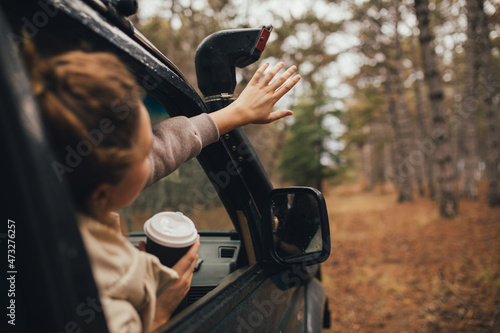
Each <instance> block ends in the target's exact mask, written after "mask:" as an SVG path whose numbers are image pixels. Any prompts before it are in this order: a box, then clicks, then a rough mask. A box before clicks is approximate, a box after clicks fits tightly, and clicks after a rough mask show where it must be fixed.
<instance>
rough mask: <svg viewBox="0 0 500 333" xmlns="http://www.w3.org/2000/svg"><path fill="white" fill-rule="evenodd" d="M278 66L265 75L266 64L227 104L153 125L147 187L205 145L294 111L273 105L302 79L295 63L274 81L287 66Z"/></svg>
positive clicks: (267, 65)
mask: <svg viewBox="0 0 500 333" xmlns="http://www.w3.org/2000/svg"><path fill="white" fill-rule="evenodd" d="M283 66H284V65H283V63H279V64H277V65H275V66H274V67H273V68H271V69H270V70H269V73H268V74H267V75H265V76H264V77H262V75H263V74H264V72H265V70H266V69H267V68H268V67H269V64H267V63H266V64H264V65H262V66H261V67H260V68H259V69H258V70H257V71H256V72H255V74H254V76H253V77H252V79H251V80H250V82H249V83H248V85H247V86H246V87H245V89H244V90H243V91H242V92H241V94H240V96H239V97H238V98H237V99H236V100H235V101H234V102H233V103H231V104H230V105H228V106H227V107H225V108H223V109H221V110H218V111H214V112H212V113H210V114H208V115H207V114H204V113H203V114H201V115H198V116H195V117H192V118H186V117H182V116H181V117H173V118H170V119H166V120H164V121H162V122H159V123H157V124H155V125H154V126H153V134H154V137H153V149H152V152H151V156H150V159H151V171H150V175H149V179H148V182H147V186H149V185H151V184H153V183H155V182H156V181H158V180H160V179H162V178H163V177H165V176H167V175H168V174H170V173H171V172H173V171H174V170H176V169H177V168H178V167H179V166H181V165H182V164H183V163H184V162H186V161H188V160H190V159H191V158H193V157H195V156H197V155H198V154H199V153H200V152H201V149H203V148H204V147H205V146H207V145H209V144H211V143H213V142H216V141H217V140H218V139H219V136H220V135H222V134H225V133H227V132H229V131H232V130H234V129H236V128H238V127H240V126H243V125H247V124H251V123H253V124H266V123H270V122H273V121H275V120H278V119H281V118H283V117H285V116H288V115H291V114H292V111H290V110H283V111H274V112H273V107H274V105H275V104H276V102H277V101H278V100H280V99H281V97H283V96H284V95H285V94H286V93H287V92H288V91H290V89H292V88H293V87H294V86H295V85H296V84H297V82H299V80H300V76H299V75H296V76H295V77H293V78H292V79H290V80H288V79H289V78H290V77H291V76H292V75H293V73H294V72H295V71H296V67H295V66H292V67H290V68H289V69H288V70H287V71H285V72H284V73H283V74H281V75H280V76H279V77H278V78H276V80H274V81H273V82H271V81H272V79H273V78H274V77H275V76H276V74H277V73H278V72H279V71H280V70H281V69H282V68H283Z"/></svg>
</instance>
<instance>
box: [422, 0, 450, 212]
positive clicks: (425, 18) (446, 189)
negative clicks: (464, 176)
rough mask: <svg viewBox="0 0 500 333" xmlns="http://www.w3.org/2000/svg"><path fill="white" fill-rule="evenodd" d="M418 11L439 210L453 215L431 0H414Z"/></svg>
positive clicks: (448, 147)
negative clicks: (433, 44) (431, 20)
mask: <svg viewBox="0 0 500 333" xmlns="http://www.w3.org/2000/svg"><path fill="white" fill-rule="evenodd" d="M415 11H416V15H417V20H418V28H419V30H420V35H419V40H420V48H421V53H422V66H423V68H424V75H425V82H426V84H427V86H428V88H429V99H430V104H431V109H432V123H433V129H432V136H431V137H432V142H433V144H434V146H435V155H434V158H435V161H436V163H437V165H438V185H439V195H440V214H441V216H443V217H454V216H455V215H457V214H458V203H457V198H456V196H455V169H454V167H453V165H452V163H451V154H450V143H449V140H448V133H447V128H446V112H445V107H446V106H445V103H444V92H443V82H442V78H441V75H440V74H439V70H438V66H437V63H436V54H435V52H434V49H433V47H432V41H433V39H434V36H433V35H432V32H431V29H430V26H429V23H430V22H429V1H428V0H415Z"/></svg>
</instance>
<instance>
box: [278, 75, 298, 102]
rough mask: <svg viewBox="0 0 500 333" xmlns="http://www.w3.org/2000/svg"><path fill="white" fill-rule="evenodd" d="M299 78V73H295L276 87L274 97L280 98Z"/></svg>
mask: <svg viewBox="0 0 500 333" xmlns="http://www.w3.org/2000/svg"><path fill="white" fill-rule="evenodd" d="M300 79H301V76H300V75H295V76H294V77H293V78H291V79H290V80H288V81H287V82H286V83H285V84H284V85H282V86H280V87H278V90H276V92H275V96H276V98H278V99H280V98H281V97H283V96H284V95H285V94H286V93H287V92H289V91H290V90H291V89H292V88H293V87H294V86H295V85H296V84H297V83H298V82H299V81H300Z"/></svg>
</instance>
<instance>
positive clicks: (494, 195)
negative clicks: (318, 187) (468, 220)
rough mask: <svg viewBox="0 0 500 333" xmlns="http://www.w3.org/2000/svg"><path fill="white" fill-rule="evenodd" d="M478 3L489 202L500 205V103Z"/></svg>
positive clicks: (484, 14) (482, 14)
mask: <svg viewBox="0 0 500 333" xmlns="http://www.w3.org/2000/svg"><path fill="white" fill-rule="evenodd" d="M477 4H478V15H479V17H478V28H479V34H478V35H479V36H478V37H479V39H480V41H481V43H480V44H479V47H480V50H479V52H478V54H480V55H481V58H480V59H481V63H482V66H481V69H480V77H481V81H480V82H481V83H482V85H484V90H485V92H484V100H483V102H484V108H485V111H486V124H487V125H486V146H487V152H486V175H487V178H488V203H489V204H490V206H497V205H500V191H499V189H498V179H499V177H500V175H499V163H500V145H499V142H498V139H499V137H498V104H495V103H494V102H493V96H494V94H495V87H494V86H493V79H494V78H493V77H492V76H493V74H492V73H493V72H492V61H491V41H490V38H489V29H488V18H487V17H486V13H485V12H484V9H483V1H482V0H477Z"/></svg>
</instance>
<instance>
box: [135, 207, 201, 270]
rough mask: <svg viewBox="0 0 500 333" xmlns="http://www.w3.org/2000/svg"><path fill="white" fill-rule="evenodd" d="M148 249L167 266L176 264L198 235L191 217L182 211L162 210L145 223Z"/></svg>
mask: <svg viewBox="0 0 500 333" xmlns="http://www.w3.org/2000/svg"><path fill="white" fill-rule="evenodd" d="M144 232H145V233H146V236H147V240H146V251H147V252H149V253H151V254H154V255H155V256H157V257H158V258H159V259H160V261H161V263H162V264H163V265H165V266H168V267H172V266H174V265H175V264H176V263H177V261H179V259H180V258H182V257H183V256H184V255H185V254H186V252H187V251H188V250H189V248H190V247H191V245H193V244H194V242H195V241H196V238H197V236H198V232H197V230H196V227H195V225H194V223H193V221H191V219H190V218H189V217H187V216H185V215H184V214H182V213H181V212H161V213H158V214H155V215H154V216H153V217H151V218H150V219H149V220H147V221H146V223H144Z"/></svg>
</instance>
